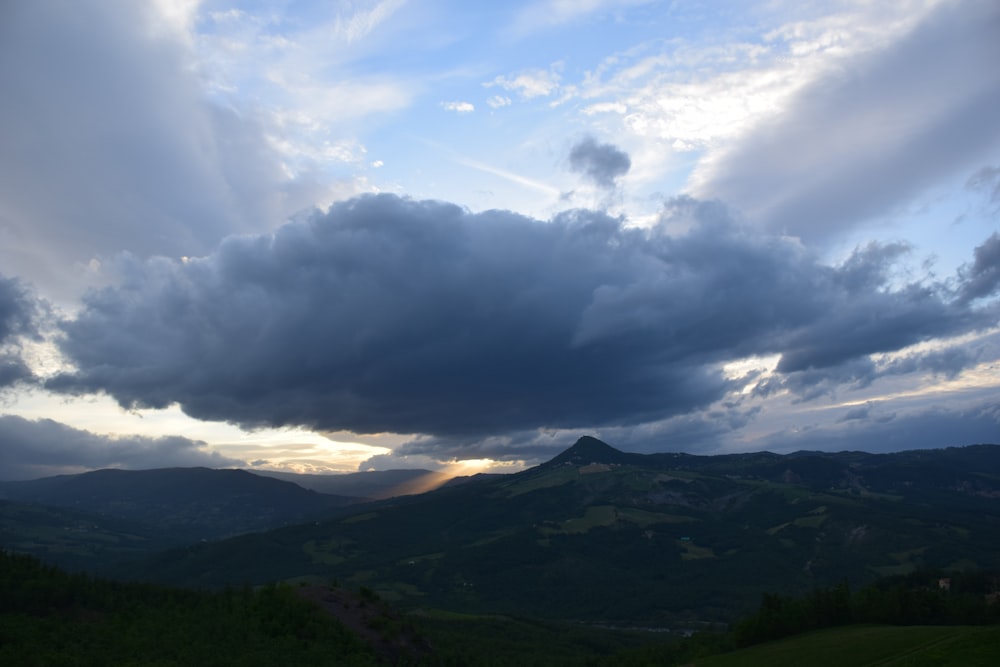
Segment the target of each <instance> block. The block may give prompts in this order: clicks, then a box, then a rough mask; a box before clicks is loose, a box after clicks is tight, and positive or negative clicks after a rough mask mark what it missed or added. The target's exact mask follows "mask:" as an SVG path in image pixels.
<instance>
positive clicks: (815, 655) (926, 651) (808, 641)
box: [694, 626, 1000, 667]
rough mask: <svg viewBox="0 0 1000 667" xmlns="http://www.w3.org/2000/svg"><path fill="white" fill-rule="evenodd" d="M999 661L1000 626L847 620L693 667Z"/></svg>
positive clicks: (927, 666)
mask: <svg viewBox="0 0 1000 667" xmlns="http://www.w3.org/2000/svg"><path fill="white" fill-rule="evenodd" d="M997 664H1000V627H995V626H993V627H979V626H975V627H973V626H948V627H943V626H935V627H927V626H908V627H898V626H849V627H844V628H834V629H831V630H822V631H819V632H811V633H808V634H804V635H799V636H797V637H790V638H788V639H784V640H781V641H775V642H770V643H767V644H761V645H759V646H753V647H750V648H747V649H743V650H740V651H734V652H733V653H726V654H723V655H717V656H712V657H709V658H702V659H699V660H696V661H695V662H694V666H695V667H757V666H760V667H764V666H767V667H782V666H783V665H788V666H792V665H810V667H827V666H829V667H841V666H843V665H851V666H852V667H932V666H934V667H939V666H947V665H954V666H955V667H959V666H962V667H972V666H978V665H983V666H986V665H997Z"/></svg>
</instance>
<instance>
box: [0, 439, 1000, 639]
mask: <svg viewBox="0 0 1000 667" xmlns="http://www.w3.org/2000/svg"><path fill="white" fill-rule="evenodd" d="M102 472H104V473H105V476H106V477H107V479H109V480H112V481H114V482H116V483H117V478H116V477H115V476H113V475H107V473H108V472H109V471H102ZM210 472H211V471H210ZM214 472H218V473H223V472H224V473H227V474H232V475H233V477H232V479H233V480H237V479H241V480H242V477H239V476H236V475H235V473H237V472H239V471H214ZM89 474H90V475H96V473H89ZM202 474H204V473H202ZM244 474H246V475H247V476H249V477H253V475H250V474H249V473H244ZM366 474H367V473H366ZM77 477H85V476H83V475H81V476H77ZM92 479H99V478H92ZM227 479H228V478H227ZM260 479H264V478H260ZM267 481H269V482H274V483H275V484H287V485H288V486H290V487H292V488H293V489H294V488H298V487H294V485H291V484H290V483H287V482H279V481H278V480H267ZM38 482H44V480H38ZM45 483H46V484H51V485H53V486H52V488H57V487H58V488H62V489H63V491H62V492H63V493H65V490H66V489H67V488H69V486H68V485H69V482H68V481H66V480H64V481H63V482H61V483H59V484H57V483H55V482H45ZM205 483H206V484H207V483H208V482H207V481H206V482H205ZM241 483H242V482H241ZM42 486H44V485H36V495H35V496H33V498H34V500H35V502H50V503H51V499H50V500H48V501H46V500H45V498H44V494H42V493H41V492H40V491H38V489H40V488H42ZM272 487H273V488H272ZM272 487H269V489H272V490H271V493H277V490H278V489H279V488H281V489H282V492H281V493H287V494H288V497H289V498H291V497H292V496H293V494H294V493H297V492H293V491H288V489H287V487H285V486H280V487H279V486H274V485H272ZM10 488H11V487H10V484H4V485H2V486H0V494H3V495H6V496H7V497H8V498H13V497H14V496H13V495H11V491H10ZM15 488H17V487H15ZM231 488H233V489H238V488H240V487H239V484H237V483H236V482H235V481H234V482H233V486H232V487H231ZM115 489H116V490H115V491H114V492H112V491H111V490H108V492H107V496H106V497H105V498H104V500H102V501H101V502H97V501H95V500H93V498H91V500H90V501H88V502H89V503H90V504H88V505H86V507H84V508H83V509H87V510H89V511H93V510H94V509H95V508H98V507H103V508H104V511H106V512H108V511H110V510H114V508H116V507H120V506H119V505H116V504H115V502H114V498H115V493H121V491H120V487H115ZM53 493H54V492H53ZM206 493H207V491H206ZM234 493H235V491H234ZM305 493H307V494H308V493H315V492H305ZM237 495H238V494H237ZM316 496H319V497H318V498H315V497H314V496H309V495H306V496H301V497H302V498H307V497H308V498H314V501H315V503H316V504H315V505H309V506H308V507H307V506H306V505H303V506H301V507H300V506H298V505H294V504H290V505H288V506H289V507H295V508H296V511H308V512H313V511H315V512H316V513H315V514H312V515H310V519H309V520H308V521H304V522H300V523H297V524H295V525H285V526H283V527H279V528H275V529H272V530H266V531H263V532H254V533H248V534H244V535H240V536H236V537H232V538H229V539H216V538H215V537H213V538H211V540H210V541H204V542H202V541H193V540H192V541H189V542H188V543H187V544H185V545H184V546H180V547H177V548H173V549H171V550H168V551H162V552H158V553H153V554H151V555H146V556H143V557H140V558H135V556H136V555H137V554H136V553H134V552H132V553H128V554H122V555H127V556H129V557H130V558H131V561H130V562H128V563H118V564H116V565H115V570H114V571H115V574H116V575H117V576H121V577H128V578H134V579H140V580H145V581H157V582H162V583H172V584H181V585H187V586H207V587H216V586H223V585H226V584H237V585H239V584H242V583H250V584H258V583H264V582H267V581H274V580H286V581H293V582H300V583H310V584H317V583H320V584H322V583H329V582H331V581H333V580H336V581H338V582H340V583H341V584H344V585H349V586H352V587H359V586H363V587H365V588H367V589H370V590H373V591H375V592H376V593H377V594H378V595H380V596H381V597H382V598H383V599H385V600H388V601H390V602H392V603H393V604H396V605H397V606H399V607H401V608H404V609H410V610H419V609H425V610H426V609H443V610H449V611H451V612H460V613H467V614H487V613H488V614H508V615H518V616H523V615H528V616H533V617H540V618H551V619H560V620H579V621H587V622H594V623H597V622H599V623H602V624H612V625H626V626H634V625H641V626H657V627H665V626H670V627H678V626H687V627H699V624H703V623H714V622H726V621H728V620H731V619H732V618H734V617H736V616H737V615H739V614H742V613H745V612H746V611H747V610H749V609H752V608H754V607H755V605H756V604H757V602H758V601H759V599H760V596H761V594H762V593H763V592H778V593H785V594H796V593H801V592H803V591H808V590H810V589H812V588H814V587H817V586H827V585H833V584H837V583H839V582H842V581H846V582H849V583H851V584H854V585H857V584H862V583H865V582H868V581H871V580H873V579H875V578H877V577H880V576H885V575H892V574H906V573H908V572H912V571H914V570H916V569H923V568H941V569H968V568H986V569H997V568H1000V530H998V529H1000V447H998V446H994V445H977V446H969V447H961V448H948V449H939V450H914V451H907V452H898V453H893V454H868V453H863V452H840V453H818V452H798V453H794V454H787V455H778V454H772V453H767V452H763V453H750V454H731V455H722V456H696V455H691V454H680V453H664V454H649V455H642V454H632V453H626V452H622V451H619V450H617V449H615V448H613V447H611V446H609V445H607V444H605V443H603V442H601V441H600V440H597V439H595V438H581V439H580V440H579V441H578V442H577V443H576V444H575V445H574V446H573V447H571V448H570V449H568V450H567V451H565V452H563V453H561V454H560V455H558V456H557V457H555V458H554V459H552V460H550V461H548V462H546V463H543V464H541V465H539V466H536V467H534V468H531V469H528V470H525V471H523V472H520V473H516V474H510V475H498V476H482V477H479V478H472V479H469V480H466V481H465V483H464V484H461V485H446V486H444V487H442V488H440V489H438V490H435V491H432V492H428V493H424V494H420V495H409V496H397V497H393V498H389V499H385V500H379V501H374V502H365V503H354V504H346V503H347V502H348V501H346V500H344V499H343V498H340V499H332V500H331V499H329V498H325V497H323V496H322V494H316ZM62 497H64V498H68V497H69V496H67V495H64V496H62ZM170 497H171V493H170V492H169V491H166V490H164V504H163V505H162V506H160V505H158V506H156V507H157V508H159V509H155V508H153V509H150V507H152V506H147V509H145V510H143V512H137V513H135V514H133V515H131V516H127V517H126V516H122V517H121V518H122V519H123V520H124V519H126V518H127V519H130V520H134V521H136V522H137V524H138V525H143V526H149V525H153V523H155V522H157V521H158V522H159V523H158V525H160V526H164V527H169V526H189V525H190V524H191V523H192V522H193V519H191V520H185V521H179V520H178V519H177V517H178V516H187V515H189V514H190V511H189V512H187V514H186V513H185V512H180V511H179V510H177V509H176V508H175V509H170V508H171V507H172V505H171V503H170V502H169V498H170ZM181 497H182V496H180V495H178V496H177V498H181ZM183 497H184V498H187V496H183ZM225 497H227V496H225V494H221V495H220V496H219V498H225ZM229 497H231V496H229ZM278 497H284V496H280V495H275V496H273V497H272V500H269V501H267V502H269V503H272V504H273V506H278V503H277V501H276V500H275V499H276V498H278ZM26 498H27V496H25V495H23V494H22V495H20V496H18V500H19V501H23V500H24V499H26ZM243 498H244V500H243V501H242V502H243V503H244V504H243V505H241V504H240V503H237V502H235V501H232V500H219V501H218V503H219V504H217V505H215V506H213V507H215V508H216V509H211V510H210V511H209V505H202V506H200V507H202V508H203V509H202V510H200V511H204V512H208V513H209V514H214V515H218V516H220V517H223V516H225V515H226V513H227V512H231V511H235V514H236V516H246V515H247V514H248V513H249V512H248V510H246V508H247V507H250V506H251V505H250V504H247V503H250V501H249V500H248V499H247V498H246V497H243ZM185 502H189V501H185ZM101 503H103V504H101ZM322 503H329V505H327V507H326V508H324V507H322ZM174 504H175V505H176V506H177V507H180V508H184V507H187V508H189V510H190V508H192V507H195V505H191V504H185V503H182V502H181V501H180V500H175V503H174ZM36 507H37V506H36ZM233 508H238V509H236V510H234V509H233ZM157 511H160V512H162V513H163V516H162V517H161V518H160V519H159V520H158V519H157V518H156V516H155V515H156V512H157ZM289 516H291V515H289ZM271 517H272V518H275V517H277V513H273V514H271ZM283 520H284V519H283ZM171 522H173V523H171ZM232 525H233V526H234V527H235V526H237V525H238V526H240V529H241V530H242V529H245V528H246V527H247V525H248V524H246V523H242V524H237V523H234V524H232ZM257 530H261V529H257ZM188 534H190V533H188ZM8 541H9V540H8V539H7V538H4V542H5V543H6V542H8ZM8 548H9V547H8ZM147 553H149V552H147Z"/></svg>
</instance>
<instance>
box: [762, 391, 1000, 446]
mask: <svg viewBox="0 0 1000 667" xmlns="http://www.w3.org/2000/svg"><path fill="white" fill-rule="evenodd" d="M998 442H1000V408H998V406H997V404H996V403H995V402H990V403H983V404H980V405H976V406H971V407H968V408H961V409H945V408H941V407H930V408H924V409H921V410H916V411H912V412H909V413H906V414H900V413H898V412H896V413H889V414H884V413H881V412H880V411H878V410H875V409H872V408H870V407H868V408H859V409H857V410H852V411H850V412H848V413H847V416H846V417H845V419H844V420H842V422H841V423H839V424H837V425H835V426H819V425H816V426H812V427H809V426H806V427H803V428H796V429H794V430H787V431H779V432H777V433H772V434H770V435H768V436H766V437H764V438H761V439H759V440H755V441H753V443H752V447H753V449H754V450H761V449H766V450H769V451H773V452H793V451H799V450H813V451H845V450H850V451H865V452H898V451H901V450H905V449H931V448H938V447H950V446H961V445H970V444H997V443H998Z"/></svg>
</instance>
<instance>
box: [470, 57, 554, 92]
mask: <svg viewBox="0 0 1000 667" xmlns="http://www.w3.org/2000/svg"><path fill="white" fill-rule="evenodd" d="M561 69H562V65H561V64H560V63H557V64H555V65H553V66H552V67H550V68H549V69H547V70H543V69H527V70H523V71H521V72H519V73H518V74H516V75H514V76H513V77H507V76H503V75H501V76H498V77H496V78H495V79H493V81H489V82H487V83H484V84H483V85H484V86H486V87H487V88H490V87H492V86H500V87H501V88H503V89H504V90H510V91H514V92H516V93H518V94H519V95H520V96H521V97H523V98H524V99H526V100H530V99H531V98H533V97H547V96H549V95H551V94H552V93H553V92H555V91H556V89H558V88H559V79H560V78H561V77H560V74H559V70H561Z"/></svg>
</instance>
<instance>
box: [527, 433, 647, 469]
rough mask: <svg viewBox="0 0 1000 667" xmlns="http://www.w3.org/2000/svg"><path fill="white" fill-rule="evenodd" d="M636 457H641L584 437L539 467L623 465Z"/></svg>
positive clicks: (586, 436) (587, 436)
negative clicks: (593, 464) (594, 464)
mask: <svg viewBox="0 0 1000 667" xmlns="http://www.w3.org/2000/svg"><path fill="white" fill-rule="evenodd" d="M636 456H641V455H637V454H627V453H625V452H623V451H621V450H620V449H615V448H614V447H612V446H611V445H609V444H608V443H606V442H602V441H600V440H598V439H597V438H592V437H591V436H589V435H585V436H583V437H582V438H580V439H579V440H577V441H576V444H574V445H573V446H572V447H570V448H569V449H567V450H566V451H564V452H563V453H562V454H560V455H558V456H556V457H555V458H554V459H552V460H550V461H548V462H546V463H543V464H542V465H541V466H539V467H544V468H551V467H555V466H561V465H565V464H570V465H574V466H585V465H589V464H591V463H604V464H623V463H629V462H631V461H632V460H634V459H635V457H636Z"/></svg>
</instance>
